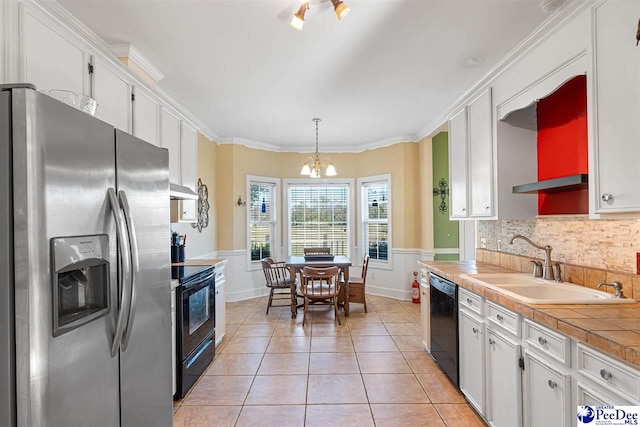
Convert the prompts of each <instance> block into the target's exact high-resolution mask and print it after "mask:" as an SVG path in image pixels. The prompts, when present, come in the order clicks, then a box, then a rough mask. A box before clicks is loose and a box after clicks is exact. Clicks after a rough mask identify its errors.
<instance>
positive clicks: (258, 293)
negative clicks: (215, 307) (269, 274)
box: [226, 287, 269, 302]
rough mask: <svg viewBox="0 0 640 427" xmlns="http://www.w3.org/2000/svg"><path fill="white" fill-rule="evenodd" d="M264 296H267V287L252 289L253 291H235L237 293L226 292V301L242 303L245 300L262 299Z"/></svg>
mask: <svg viewBox="0 0 640 427" xmlns="http://www.w3.org/2000/svg"><path fill="white" fill-rule="evenodd" d="M266 295H269V289H268V288H267V287H260V288H253V289H247V290H243V291H237V292H229V291H227V295H226V301H227V302H237V301H244V300H247V299H251V298H258V297H263V296H266Z"/></svg>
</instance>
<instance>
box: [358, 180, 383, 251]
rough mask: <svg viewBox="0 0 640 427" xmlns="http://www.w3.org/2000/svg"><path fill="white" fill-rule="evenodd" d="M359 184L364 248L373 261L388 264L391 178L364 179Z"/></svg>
mask: <svg viewBox="0 0 640 427" xmlns="http://www.w3.org/2000/svg"><path fill="white" fill-rule="evenodd" d="M358 183H359V184H360V196H361V197H360V200H361V205H360V206H361V213H362V224H361V233H360V236H361V240H362V248H363V249H364V252H365V253H368V254H369V256H370V257H371V260H372V261H374V262H375V261H379V262H382V263H388V262H389V250H390V246H391V194H390V188H391V176H390V175H382V176H374V177H369V178H362V179H359V180H358Z"/></svg>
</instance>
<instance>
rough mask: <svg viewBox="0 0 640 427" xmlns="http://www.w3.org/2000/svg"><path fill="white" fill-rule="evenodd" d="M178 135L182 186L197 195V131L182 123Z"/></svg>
mask: <svg viewBox="0 0 640 427" xmlns="http://www.w3.org/2000/svg"><path fill="white" fill-rule="evenodd" d="M181 130H182V131H181V134H180V169H181V174H180V175H181V177H182V181H181V182H182V185H184V186H186V187H189V188H190V189H192V190H194V191H195V192H196V193H197V187H198V183H197V181H198V131H197V130H195V129H194V128H192V127H191V126H189V125H188V124H187V123H185V122H182V128H181Z"/></svg>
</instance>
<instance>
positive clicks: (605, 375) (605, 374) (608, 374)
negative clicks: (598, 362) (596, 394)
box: [600, 369, 613, 381]
mask: <svg viewBox="0 0 640 427" xmlns="http://www.w3.org/2000/svg"><path fill="white" fill-rule="evenodd" d="M600 376H601V377H602V379H603V380H605V381H609V380H610V379H611V377H612V376H613V374H612V373H611V372H609V371H607V370H606V369H600Z"/></svg>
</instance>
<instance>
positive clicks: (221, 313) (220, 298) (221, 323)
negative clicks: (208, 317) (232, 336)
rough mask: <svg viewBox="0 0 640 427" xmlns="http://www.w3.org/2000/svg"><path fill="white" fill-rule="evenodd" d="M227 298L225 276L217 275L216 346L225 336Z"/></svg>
mask: <svg viewBox="0 0 640 427" xmlns="http://www.w3.org/2000/svg"><path fill="white" fill-rule="evenodd" d="M225 298H226V296H225V286H224V274H223V273H222V272H220V273H216V345H218V344H220V342H221V341H222V338H224V335H225V329H226V323H225Z"/></svg>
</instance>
